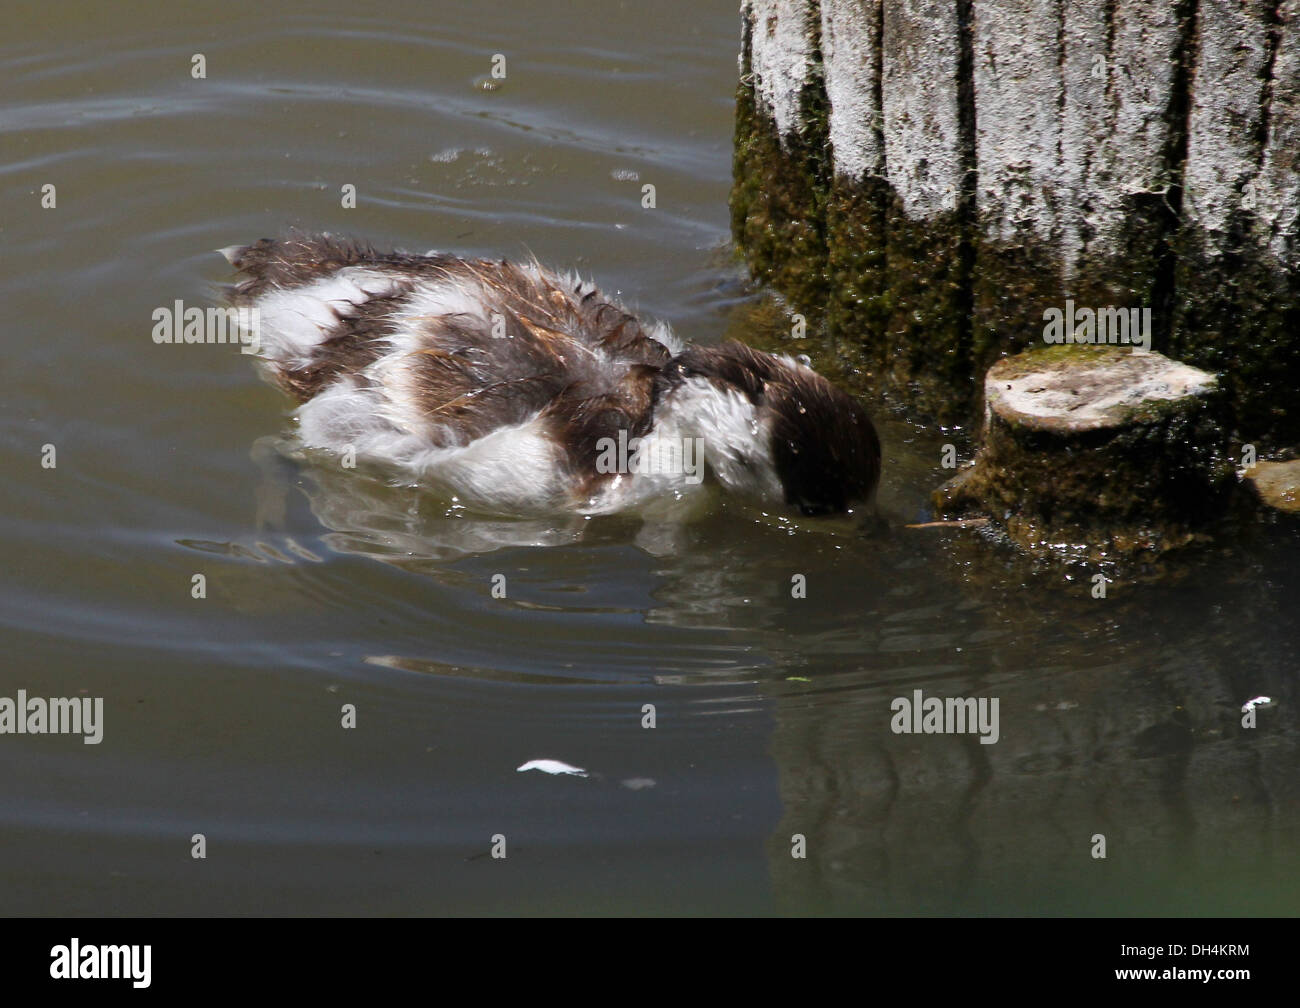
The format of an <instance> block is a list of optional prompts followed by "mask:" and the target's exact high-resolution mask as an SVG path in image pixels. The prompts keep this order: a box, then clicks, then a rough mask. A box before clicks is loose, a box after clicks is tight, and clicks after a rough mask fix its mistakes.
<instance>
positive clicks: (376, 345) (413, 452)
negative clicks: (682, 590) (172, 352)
mask: <svg viewBox="0 0 1300 1008" xmlns="http://www.w3.org/2000/svg"><path fill="white" fill-rule="evenodd" d="M221 251H222V254H223V255H225V257H226V259H227V260H228V261H229V262H230V263H231V265H232V266H234V267H235V269H236V270H237V271H238V272H239V273H240V274H241V279H240V281H239V282H238V283H237V284H236V285H235V286H234V287H233V288H232V289H231V293H230V299H231V302H232V304H234V305H235V306H237V307H239V308H241V309H244V310H243V311H241V312H240V316H241V317H242V318H246V319H252V320H253V321H252V322H251V323H250V325H252V326H253V328H255V330H256V331H255V332H254V333H253V334H252V342H253V343H254V344H255V345H256V346H258V348H259V357H260V358H261V360H262V362H263V370H264V373H265V375H266V376H267V377H268V378H269V379H270V381H271V382H272V383H273V384H275V385H277V386H278V387H279V388H281V389H283V390H284V391H285V392H286V393H287V394H288V395H289V396H291V397H292V398H293V399H294V401H295V402H296V403H297V420H298V425H299V437H300V439H301V441H302V443H303V444H304V445H305V446H307V447H313V448H322V449H328V450H332V451H335V452H340V453H342V452H351V453H353V454H354V455H355V457H357V458H369V459H373V460H380V461H384V462H387V463H389V464H391V465H394V466H398V467H402V468H404V469H406V470H409V471H411V472H413V473H414V474H415V476H416V477H417V479H419V480H420V481H421V482H422V483H426V484H428V485H430V486H433V487H436V488H438V489H440V490H442V491H443V492H445V493H448V494H450V495H453V496H454V497H456V498H457V500H459V501H462V502H464V503H465V504H466V505H467V506H470V507H474V508H477V509H482V510H486V511H489V512H493V513H497V514H536V513H539V512H553V511H557V510H561V511H571V512H579V513H583V514H605V513H611V512H617V511H623V510H627V509H631V508H635V507H637V506H638V505H640V504H644V503H646V502H648V501H650V500H651V499H653V498H656V497H660V496H663V495H666V494H677V495H685V494H688V493H691V492H692V491H694V490H695V489H696V488H698V487H699V485H700V484H701V481H702V477H703V475H704V472H705V471H707V472H708V473H709V474H711V475H712V476H713V478H715V479H716V481H717V482H718V483H719V484H721V485H722V487H724V488H725V489H726V490H727V491H729V492H731V493H733V494H738V495H742V496H745V497H748V498H751V499H754V500H757V501H760V502H763V503H766V504H785V505H787V506H790V507H793V508H797V509H798V510H799V511H800V512H801V513H802V514H805V515H824V514H834V513H844V512H850V511H852V510H853V509H854V508H855V507H858V506H860V505H864V504H866V503H867V502H868V501H869V500H870V498H871V497H872V495H873V493H874V491H875V489H876V485H877V483H878V481H879V477H880V441H879V438H878V437H877V434H876V430H875V427H874V426H873V425H872V422H871V419H870V418H869V417H868V415H867V414H866V412H865V411H864V410H863V409H862V407H861V406H860V405H859V404H858V403H857V402H856V401H855V400H854V399H853V398H852V397H851V396H849V395H847V394H846V393H845V392H843V391H841V390H840V389H838V388H836V387H835V386H834V385H832V384H831V383H830V382H829V381H827V380H826V378H824V377H823V376H821V375H820V374H818V373H817V372H816V371H814V370H813V369H812V368H811V367H810V366H808V364H807V363H804V362H802V361H799V360H795V359H793V358H791V357H789V356H784V355H775V354H770V353H764V352H762V351H759V350H755V349H752V348H751V347H748V346H746V345H744V344H742V343H739V342H736V341H728V342H726V343H723V344H722V345H720V346H689V347H687V346H683V345H682V344H681V343H680V342H679V341H678V340H677V338H676V337H675V336H674V335H673V333H672V331H671V330H670V329H669V328H668V326H666V325H664V324H662V323H657V322H642V321H640V320H638V319H637V318H636V317H634V316H633V315H632V314H630V313H629V312H628V311H627V310H625V309H624V308H623V307H622V306H621V305H620V304H619V303H618V302H616V301H615V300H613V299H611V298H609V297H606V296H605V295H604V294H602V293H601V292H600V291H599V290H598V289H597V288H596V287H595V285H593V284H592V283H589V282H587V281H584V280H581V279H579V278H577V277H576V276H572V275H566V274H561V273H557V272H554V271H552V270H549V269H546V268H544V267H542V266H541V265H540V264H539V263H537V262H535V261H532V262H520V263H515V262H507V261H504V260H503V261H494V260H487V259H465V258H460V257H457V256H454V255H449V254H446V253H439V252H430V253H428V254H426V255H412V254H409V253H405V252H400V251H399V252H378V251H376V250H375V249H374V248H372V247H371V246H369V245H367V244H364V243H361V242H358V241H353V240H348V239H343V238H339V237H336V236H333V235H329V234H309V235H301V234H298V235H291V236H289V237H286V238H281V239H269V238H263V239H262V240H260V241H257V242H254V243H253V244H251V245H247V246H232V247H231V248H228V249H222V250H221Z"/></svg>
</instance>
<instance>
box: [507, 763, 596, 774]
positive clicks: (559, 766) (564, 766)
mask: <svg viewBox="0 0 1300 1008" xmlns="http://www.w3.org/2000/svg"><path fill="white" fill-rule="evenodd" d="M525 770H540V771H542V773H548V774H572V775H573V776H574V777H586V776H587V771H586V770H584V769H582V767H576V766H569V764H568V763H561V762H560V761H559V760H554V759H535V760H529V761H528V762H527V763H525V764H524V765H523V766H521V767H519V768H518V770H517V772H518V773H523V772H524V771H525Z"/></svg>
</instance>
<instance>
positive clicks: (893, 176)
mask: <svg viewBox="0 0 1300 1008" xmlns="http://www.w3.org/2000/svg"><path fill="white" fill-rule="evenodd" d="M741 14H742V25H743V32H742V54H741V80H740V88H739V95H738V99H739V100H738V103H737V121H736V156H735V186H734V189H733V197H732V215H733V224H734V231H735V236H736V239H737V242H738V243H739V245H740V247H741V249H742V250H743V252H744V255H745V256H746V258H747V260H748V262H749V264H750V267H751V269H752V271H753V272H754V273H755V275H756V276H759V277H761V278H763V279H764V280H767V281H769V282H771V283H772V284H773V285H774V286H775V287H776V288H778V289H779V290H780V291H782V292H783V293H784V294H785V295H786V297H787V298H788V299H789V301H790V302H791V304H792V306H793V307H794V308H795V309H796V310H798V311H800V312H803V313H804V314H806V315H807V316H808V317H809V318H810V319H813V320H816V321H818V322H819V323H820V324H822V325H823V326H825V327H826V329H827V330H828V331H829V333H830V334H831V336H832V337H833V339H834V341H835V343H836V346H837V347H839V348H841V349H845V350H849V349H851V350H852V351H853V352H854V353H855V355H856V356H857V359H858V360H860V361H861V363H862V364H863V366H864V367H865V368H866V369H867V370H869V371H870V372H871V373H872V374H873V376H874V378H875V380H876V382H877V383H878V385H879V386H880V387H881V390H882V391H884V392H886V393H889V394H891V395H893V396H895V397H897V398H899V399H901V400H903V401H904V402H906V403H907V404H908V406H909V407H910V408H911V409H912V410H913V411H917V412H924V413H926V414H929V415H931V416H933V417H935V418H937V419H940V420H943V421H948V422H951V421H965V422H971V421H972V420H975V419H976V418H977V417H978V414H977V413H976V412H975V410H976V409H977V407H978V403H979V389H980V387H981V381H980V378H981V376H982V375H983V373H984V371H985V370H986V369H987V368H988V367H989V366H990V365H991V364H992V363H993V362H995V361H996V360H997V359H999V358H1000V357H1002V356H1004V355H1006V354H1010V353H1015V352H1018V351H1020V350H1022V349H1025V348H1027V347H1030V346H1033V345H1035V344H1041V342H1042V333H1043V318H1044V312H1045V311H1047V310H1049V309H1051V308H1053V307H1057V308H1059V307H1060V306H1062V305H1064V303H1065V302H1066V300H1067V299H1071V300H1073V302H1075V303H1076V304H1079V305H1084V306H1089V307H1091V308H1092V309H1093V310H1100V309H1102V308H1107V307H1110V308H1134V307H1136V308H1149V309H1150V310H1151V319H1152V327H1153V332H1152V334H1151V339H1152V347H1153V348H1154V349H1155V350H1157V351H1160V352H1162V353H1165V354H1168V355H1170V356H1172V357H1174V358H1177V359H1178V360H1181V361H1184V362H1186V363H1189V364H1193V365H1196V366H1199V367H1203V368H1206V369H1208V370H1210V371H1214V372H1217V373H1219V374H1220V376H1221V380H1222V383H1223V385H1224V387H1225V388H1226V389H1227V390H1228V392H1229V393H1230V397H1231V399H1232V401H1233V405H1234V407H1235V414H1236V434H1237V436H1238V437H1239V438H1240V439H1242V440H1247V441H1250V442H1252V443H1255V444H1258V445H1260V446H1261V448H1270V447H1271V448H1273V449H1295V448H1297V447H1300V395H1297V389H1300V238H1298V236H1297V226H1298V223H1300V38H1298V37H1297V35H1298V33H1300V0H1233V2H1232V3H1225V2H1223V0H1176V2H1169V0H1164V2H1160V0H1157V2H1152V0H1107V2H1104V3H1097V4H1061V3H1059V2H1057V0H925V2H922V0H744V2H743V3H742V6H741Z"/></svg>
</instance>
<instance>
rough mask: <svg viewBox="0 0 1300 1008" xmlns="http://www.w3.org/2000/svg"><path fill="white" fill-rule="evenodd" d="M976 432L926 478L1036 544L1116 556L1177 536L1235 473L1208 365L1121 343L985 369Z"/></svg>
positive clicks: (1034, 355) (948, 497) (945, 499)
mask: <svg viewBox="0 0 1300 1008" xmlns="http://www.w3.org/2000/svg"><path fill="white" fill-rule="evenodd" d="M984 397H985V411H984V413H985V423H984V444H983V446H982V448H981V449H980V452H979V454H978V456H977V458H976V461H975V463H974V465H973V466H971V467H970V468H968V469H966V470H965V471H964V472H962V473H960V474H959V475H958V476H957V477H956V478H954V479H952V480H950V481H949V482H948V483H946V484H944V486H942V487H940V488H939V489H938V490H937V491H935V504H936V506H937V507H938V509H939V510H940V511H941V512H943V513H944V514H945V515H949V516H958V515H961V514H967V513H971V512H976V513H983V514H987V515H988V516H989V517H990V518H992V519H993V520H994V521H995V522H997V523H998V524H1000V525H1001V526H1002V527H1003V528H1004V529H1005V530H1006V532H1007V534H1008V535H1009V536H1010V537H1011V539H1013V540H1014V541H1015V542H1017V543H1019V544H1020V545H1021V546H1023V547H1025V548H1026V549H1029V550H1031V551H1033V552H1057V551H1061V550H1064V551H1067V552H1074V553H1076V554H1078V555H1080V556H1081V557H1083V558H1089V559H1094V560H1103V559H1119V558H1123V557H1126V556H1133V555H1134V554H1137V553H1141V552H1144V551H1150V550H1154V551H1157V552H1160V551H1164V550H1166V549H1170V548H1173V547H1176V546H1181V545H1184V544H1185V543H1187V542H1189V541H1191V540H1192V539H1193V538H1194V537H1196V536H1197V535H1198V533H1200V532H1201V531H1203V530H1204V528H1205V526H1206V525H1207V524H1208V523H1209V522H1211V521H1213V520H1214V519H1215V518H1217V517H1218V516H1220V515H1222V514H1223V512H1224V511H1225V509H1226V507H1227V504H1228V501H1229V498H1230V496H1231V493H1232V489H1233V487H1234V486H1235V484H1236V479H1235V473H1234V470H1233V467H1232V462H1231V459H1230V456H1229V453H1228V448H1229V445H1228V439H1227V435H1226V434H1225V424H1224V415H1223V410H1224V407H1225V398H1224V396H1223V395H1222V394H1221V392H1220V388H1219V384H1218V382H1217V380H1216V379H1215V377H1214V375H1211V374H1209V373H1207V372H1205V371H1201V370H1198V369H1197V368H1193V367H1189V366H1188V365H1186V364H1181V363H1179V362H1178V361H1174V360H1170V359H1169V358H1168V357H1165V356H1163V355H1161V354H1158V353H1134V352H1132V351H1131V350H1130V349H1129V348H1127V347H1108V346H1107V347H1087V346H1068V345H1067V346H1056V347H1048V348H1044V349H1035V350H1031V351H1028V352H1026V353H1022V354H1018V355H1016V356H1014V357H1008V358H1005V359H1004V360H1001V361H999V362H998V363H997V364H995V365H993V367H991V368H990V369H989V371H988V374H987V376H986V377H985V381H984Z"/></svg>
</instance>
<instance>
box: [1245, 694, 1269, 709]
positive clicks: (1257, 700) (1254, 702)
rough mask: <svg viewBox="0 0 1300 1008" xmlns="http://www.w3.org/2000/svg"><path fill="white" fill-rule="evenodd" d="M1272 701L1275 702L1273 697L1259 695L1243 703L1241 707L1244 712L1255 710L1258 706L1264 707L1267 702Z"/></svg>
mask: <svg viewBox="0 0 1300 1008" xmlns="http://www.w3.org/2000/svg"><path fill="white" fill-rule="evenodd" d="M1272 702H1273V698H1272V697H1266V696H1257V697H1253V698H1252V699H1250V700H1247V701H1246V702H1245V703H1244V704H1242V705H1241V709H1242V711H1243V712H1244V711H1253V710H1254V709H1255V708H1256V707H1263V706H1265V705H1266V704H1271V703H1272Z"/></svg>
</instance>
